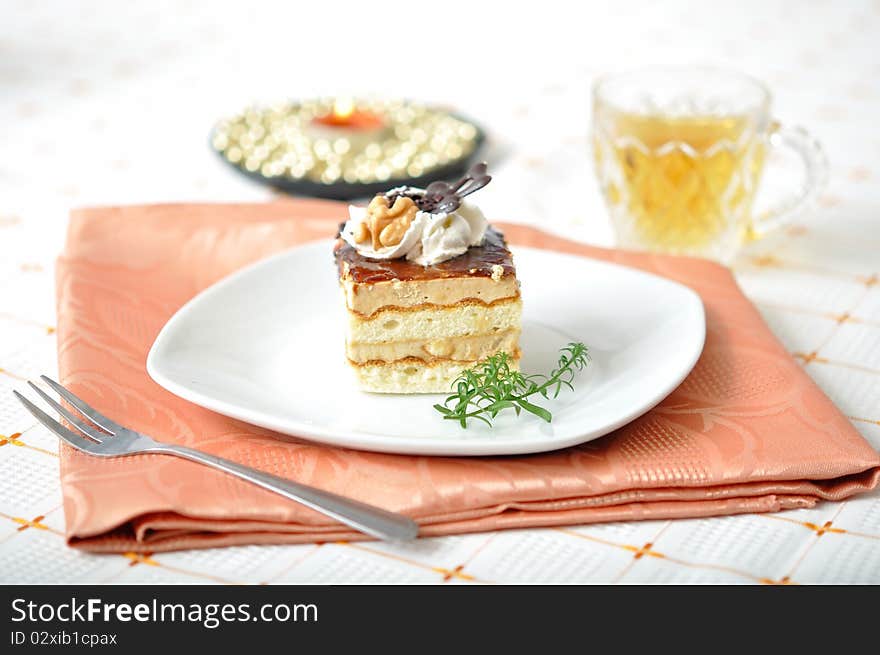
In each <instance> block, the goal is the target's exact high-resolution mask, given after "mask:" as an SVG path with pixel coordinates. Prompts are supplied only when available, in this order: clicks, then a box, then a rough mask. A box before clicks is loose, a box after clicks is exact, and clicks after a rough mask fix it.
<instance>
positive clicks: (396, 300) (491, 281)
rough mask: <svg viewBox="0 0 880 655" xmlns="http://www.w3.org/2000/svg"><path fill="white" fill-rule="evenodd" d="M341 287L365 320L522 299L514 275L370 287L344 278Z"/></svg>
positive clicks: (391, 282)
mask: <svg viewBox="0 0 880 655" xmlns="http://www.w3.org/2000/svg"><path fill="white" fill-rule="evenodd" d="M340 284H341V286H342V291H343V293H344V294H345V304H346V306H347V307H348V309H349V310H351V311H353V312H357V313H358V314H361V315H363V316H364V317H370V316H371V315H372V314H375V313H376V312H378V311H380V310H382V309H383V308H389V309H392V308H395V307H416V306H419V305H455V304H457V303H459V302H461V301H462V300H468V299H472V300H480V301H482V302H483V303H485V304H487V305H488V304H490V303H493V302H496V301H498V300H501V299H503V298H513V297H515V296H517V295H519V284H518V283H517V281H516V277H515V276H514V275H508V276H506V277H502V276H496V277H495V278H491V277H457V278H438V279H434V280H410V281H406V282H403V281H401V280H389V281H387V282H375V283H371V284H355V283H354V282H353V281H352V280H349V279H345V278H343V279H342V280H341V282H340Z"/></svg>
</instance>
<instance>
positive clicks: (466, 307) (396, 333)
mask: <svg viewBox="0 0 880 655" xmlns="http://www.w3.org/2000/svg"><path fill="white" fill-rule="evenodd" d="M489 179H490V178H489V176H488V175H486V173H485V165H477V166H475V167H472V168H471V170H470V171H469V172H468V175H467V176H466V177H465V178H464V179H463V180H461V181H460V182H459V183H458V184H456V185H449V184H446V183H442V182H441V183H433V184H431V185H430V186H428V188H427V189H424V190H421V189H414V188H410V187H406V188H397V189H392V190H391V191H389V192H387V193H385V194H380V195H377V196H376V197H375V198H373V200H372V201H371V202H370V204H369V206H368V207H366V208H362V207H351V208H350V215H351V218H350V219H349V221H348V222H347V223H346V224H345V225H344V226H343V228H342V230H341V231H340V238H339V240H338V241H337V243H336V246H335V250H334V253H335V256H336V262H337V266H338V270H339V282H340V285H341V287H342V290H343V292H344V296H345V304H346V309H347V314H348V316H347V330H346V355H347V357H348V361H349V363H350V364H351V367H352V368H353V370H354V371H355V374H356V376H357V379H358V381H359V383H360V386H361V388H362V389H363V390H365V391H373V392H380V393H436V392H446V391H449V390H450V388H451V384H452V382H453V381H454V380H455V378H456V377H458V375H459V374H460V373H461V372H462V370H464V369H466V368H471V367H473V366H474V364H476V363H477V362H479V361H481V360H483V359H485V358H487V357H489V356H490V355H493V354H495V353H497V352H501V351H504V352H507V353H508V354H510V355H511V357H512V359H513V360H514V362H518V361H519V355H520V352H519V334H520V316H521V313H522V303H521V301H520V294H519V284H518V282H517V279H516V271H515V269H514V266H513V259H512V257H511V254H510V251H509V250H508V249H507V246H506V244H505V242H504V237H503V236H502V235H501V233H500V232H498V231H497V230H495V229H494V228H492V227H490V226H489V225H488V223H487V222H486V219H485V218H484V217H483V214H482V212H480V210H479V209H478V208H476V207H475V206H473V205H472V204H469V203H466V202H464V201H463V200H462V197H463V196H465V195H468V194H469V193H472V192H473V191H476V190H477V189H479V188H481V187H482V186H485V184H486V183H488V181H489Z"/></svg>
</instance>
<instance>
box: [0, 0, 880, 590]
mask: <svg viewBox="0 0 880 655" xmlns="http://www.w3.org/2000/svg"><path fill="white" fill-rule="evenodd" d="M485 4H487V5H490V4H495V3H485ZM571 5H572V6H567V5H566V4H556V3H553V2H542V3H540V4H538V5H535V6H532V7H530V8H529V9H528V10H526V9H522V10H515V9H511V10H509V11H506V12H504V14H502V15H499V14H496V13H493V12H492V11H491V10H490V9H489V8H482V7H481V6H479V5H478V3H473V2H469V3H468V2H463V3H457V2H444V3H440V4H437V5H436V6H435V7H434V8H433V9H430V10H424V11H423V12H422V13H419V14H418V15H416V16H412V15H410V14H409V13H408V11H410V10H411V7H412V6H413V4H412V3H398V4H395V5H388V6H387V7H386V6H383V4H382V3H379V2H369V3H352V4H351V5H349V4H347V3H343V2H330V3H307V4H306V5H299V4H297V3H289V2H285V3H276V4H264V3H254V2H245V1H244V0H239V2H223V3H220V2H210V3H207V2H206V3H203V4H202V3H197V2H182V1H180V0H176V1H175V2H168V3H160V2H144V3H116V2H62V1H58V2H46V1H44V2H29V1H27V0H20V1H10V0H5V1H4V2H3V3H2V6H0V9H2V12H0V13H2V18H0V148H2V150H0V486H2V492H0V582H4V583H6V582H113V583H128V582H136V581H145V582H166V581H167V582H171V581H175V582H176V581H181V582H205V581H218V582H227V581H228V582H276V583H278V582H309V583H340V582H356V583H362V582H391V583H395V582H421V583H450V584H451V583H492V582H495V583H499V582H501V583H504V582H546V583H553V582H565V583H570V582H624V583H636V582H731V583H743V582H745V583H749V582H758V581H760V582H798V583H810V582H835V583H836V582H875V583H876V582H880V494H878V493H876V492H875V493H871V494H867V495H863V496H859V497H856V498H854V499H852V500H849V501H847V502H843V503H821V504H819V505H818V506H816V507H815V508H814V509H810V510H803V511H791V512H784V513H779V514H767V515H745V516H736V517H728V518H715V519H702V520H678V521H658V522H634V523H615V524H607V525H598V526H590V527H572V528H564V529H535V530H520V531H510V532H496V533H484V534H475V535H466V536H459V537H446V538H437V539H424V540H420V541H419V542H417V543H415V544H412V545H407V546H390V545H385V544H380V543H363V544H323V545H301V546H283V547H282V546H277V547H242V548H225V549H217V550H208V551H191V552H180V553H169V554H156V555H134V554H127V555H124V556H119V555H106V556H95V555H86V554H82V553H79V552H77V551H74V550H71V549H69V548H67V547H66V546H65V544H64V538H63V536H62V533H63V509H62V507H61V497H60V492H59V487H58V455H57V451H58V447H57V443H56V440H55V439H54V438H53V437H52V436H51V435H50V434H49V433H48V432H47V431H46V430H44V429H43V428H42V427H40V426H38V425H35V423H34V421H33V420H32V419H31V417H30V416H29V415H28V414H27V413H26V412H25V411H24V410H23V409H22V408H21V407H20V406H19V405H18V403H17V402H16V401H15V400H14V398H13V396H12V394H11V393H10V391H11V390H12V389H13V388H21V387H22V386H23V385H24V380H26V379H27V378H31V377H35V376H37V375H38V374H39V373H44V372H48V373H50V374H51V373H53V372H54V371H55V370H56V364H55V340H54V336H53V331H54V324H55V318H54V307H53V304H54V290H53V260H54V258H55V256H56V255H57V253H58V251H59V250H60V248H61V245H62V243H63V238H64V231H65V224H66V220H67V212H68V210H69V209H70V208H71V207H73V206H84V205H95V204H117V203H120V204H121V203H142V202H154V201H182V200H193V201H251V200H260V199H268V198H270V197H271V196H272V194H271V192H270V191H268V190H267V189H265V188H263V187H261V186H258V185H256V184H253V183H251V182H248V181H246V180H244V179H242V178H241V177H239V176H237V175H235V174H234V173H233V172H231V171H230V170H229V169H228V168H226V167H225V166H223V165H222V164H221V162H220V161H218V159H217V158H216V156H215V155H214V154H213V153H212V152H211V151H210V150H209V148H208V146H207V136H206V135H207V132H208V130H209V129H210V127H211V125H212V124H213V122H214V121H215V120H216V119H217V118H219V117H222V116H224V115H227V114H230V113H234V112H235V111H236V110H238V109H239V108H240V107H241V106H242V105H244V104H247V103H249V102H251V101H270V100H274V99H284V98H288V97H305V96H314V95H320V94H337V93H340V94H341V93H347V94H372V95H376V96H387V95H393V96H403V97H409V98H417V99H420V100H425V101H430V102H438V103H443V104H448V105H452V106H455V107H456V108H458V109H459V110H460V111H462V112H463V113H465V114H468V115H471V116H473V117H474V118H476V119H477V120H478V121H480V122H482V123H483V124H484V125H486V126H487V127H488V128H489V129H490V131H491V132H492V137H493V145H492V150H491V152H490V155H489V156H490V160H491V161H492V162H493V163H494V172H495V173H496V179H495V181H493V183H492V184H491V185H490V186H489V187H487V188H486V189H485V190H484V191H481V192H480V193H481V201H482V204H483V207H484V209H485V210H486V213H487V214H488V215H489V216H490V217H492V218H498V219H504V220H514V221H524V222H533V223H536V224H539V225H542V226H544V227H545V228H546V229H549V230H553V231H560V232H564V233H565V234H568V235H569V236H573V237H574V238H578V239H582V240H585V241H590V242H594V243H600V244H607V243H610V238H611V237H610V230H609V227H608V224H607V218H606V214H605V212H604V209H603V207H602V204H601V201H600V199H599V196H598V192H597V189H596V185H595V182H594V180H593V174H592V170H591V164H590V160H589V156H588V148H587V143H588V141H587V133H588V117H589V108H588V88H589V84H590V81H591V79H593V78H594V77H595V76H596V75H597V74H599V73H601V72H604V71H610V70H616V69H621V68H628V67H634V66H641V65H645V64H657V63H685V64H717V65H723V66H728V67H734V68H738V69H741V70H744V71H746V72H749V73H752V74H753V75H756V76H758V77H760V78H762V79H764V80H765V81H766V82H767V83H768V84H769V85H770V86H771V87H772V89H773V90H774V92H775V94H776V95H775V109H776V113H777V115H778V116H779V117H780V118H781V119H782V120H783V121H789V122H793V123H798V124H803V125H806V126H809V128H810V129H811V130H812V131H813V132H814V133H815V135H816V136H817V137H818V138H819V139H820V140H821V141H822V142H823V143H824V144H825V146H826V149H827V151H828V155H829V158H830V160H831V165H832V169H831V179H830V184H829V187H828V188H827V190H826V191H825V193H824V194H823V195H822V196H821V199H820V201H819V203H818V205H817V206H816V207H814V208H813V209H811V210H810V211H808V212H805V213H804V214H803V215H802V216H801V217H799V219H798V221H797V223H796V225H794V226H793V227H791V228H789V229H788V230H786V231H785V232H783V233H781V234H779V235H777V236H776V237H774V238H772V239H769V240H766V241H764V242H761V243H760V244H758V246H757V247H756V248H754V249H753V250H751V251H749V252H747V253H744V254H743V256H742V257H741V258H740V259H739V260H738V261H737V263H736V264H735V270H736V272H737V275H738V278H739V281H740V282H741V284H742V286H743V287H744V289H745V290H746V292H747V293H748V295H749V297H750V298H751V299H752V300H753V301H754V302H755V303H756V304H757V306H758V307H759V308H760V310H761V312H762V313H763V314H764V316H765V317H766V319H767V321H768V322H769V324H770V325H771V326H772V328H773V330H774V332H775V333H776V334H777V335H778V336H779V337H780V338H781V339H782V341H783V342H784V343H785V344H786V346H787V347H788V348H789V349H790V350H791V352H792V355H793V356H794V357H797V358H798V359H799V360H800V361H801V362H802V364H803V365H804V366H805V367H806V370H807V371H808V372H809V374H810V375H812V376H813V377H814V378H815V379H816V381H817V382H818V383H819V384H820V385H821V386H822V388H824V389H825V390H826V392H827V393H828V394H829V395H830V396H831V397H832V398H833V399H834V401H835V402H836V403H837V404H838V405H839V407H840V408H841V409H842V410H843V412H844V413H845V414H846V415H847V416H849V417H850V418H851V420H852V421H853V422H854V424H855V425H856V427H857V428H858V429H859V430H860V431H861V432H862V434H864V435H865V437H866V438H867V439H869V440H870V441H871V442H872V443H873V444H874V446H875V447H880V187H878V184H877V181H878V176H880V137H878V130H877V117H878V116H880V59H878V57H877V43H878V42H880V5H878V4H877V3H876V2H873V3H871V2H846V3H832V2H810V3H803V2H779V1H776V0H761V1H760V2H736V3H734V2H729V3H691V2H664V3H641V2H636V3H633V2H622V1H615V2H610V3H596V4H593V5H591V6H590V7H588V8H586V9H577V10H576V9H575V8H574V5H575V3H571ZM302 7H308V13H306V12H305V11H304V10H303V9H302Z"/></svg>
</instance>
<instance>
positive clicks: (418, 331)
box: [346, 297, 522, 344]
mask: <svg viewBox="0 0 880 655" xmlns="http://www.w3.org/2000/svg"><path fill="white" fill-rule="evenodd" d="M521 316H522V301H521V300H520V299H519V297H516V298H514V299H511V300H502V301H500V302H496V303H495V304H492V305H489V306H488V307H487V306H484V305H482V304H461V305H458V306H456V307H428V308H424V309H419V310H418V311H406V310H403V311H399V310H390V309H389V310H386V311H383V312H382V313H381V314H380V315H379V316H376V317H374V318H372V319H369V320H364V319H363V318H361V317H360V316H358V315H357V314H355V313H353V312H351V311H349V312H347V317H346V318H347V326H346V328H347V330H346V336H347V339H348V342H349V343H361V344H364V343H373V344H375V343H385V344H387V343H391V342H394V341H434V340H437V339H448V338H451V337H470V336H479V335H486V334H491V333H499V332H505V331H508V330H519V326H520V318H521Z"/></svg>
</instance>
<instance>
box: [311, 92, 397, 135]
mask: <svg viewBox="0 0 880 655" xmlns="http://www.w3.org/2000/svg"><path fill="white" fill-rule="evenodd" d="M312 123H313V124H316V125H321V126H323V127H329V128H338V129H340V130H350V131H353V132H372V131H375V130H380V129H382V128H383V127H384V126H385V121H383V120H382V118H381V116H379V115H377V114H374V113H372V112H369V111H364V110H363V109H358V108H356V107H355V106H354V102H352V100H351V99H349V98H338V99H336V100H335V101H334V102H333V111H331V112H330V113H329V114H324V115H323V116H317V117H315V118H313V119H312Z"/></svg>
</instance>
